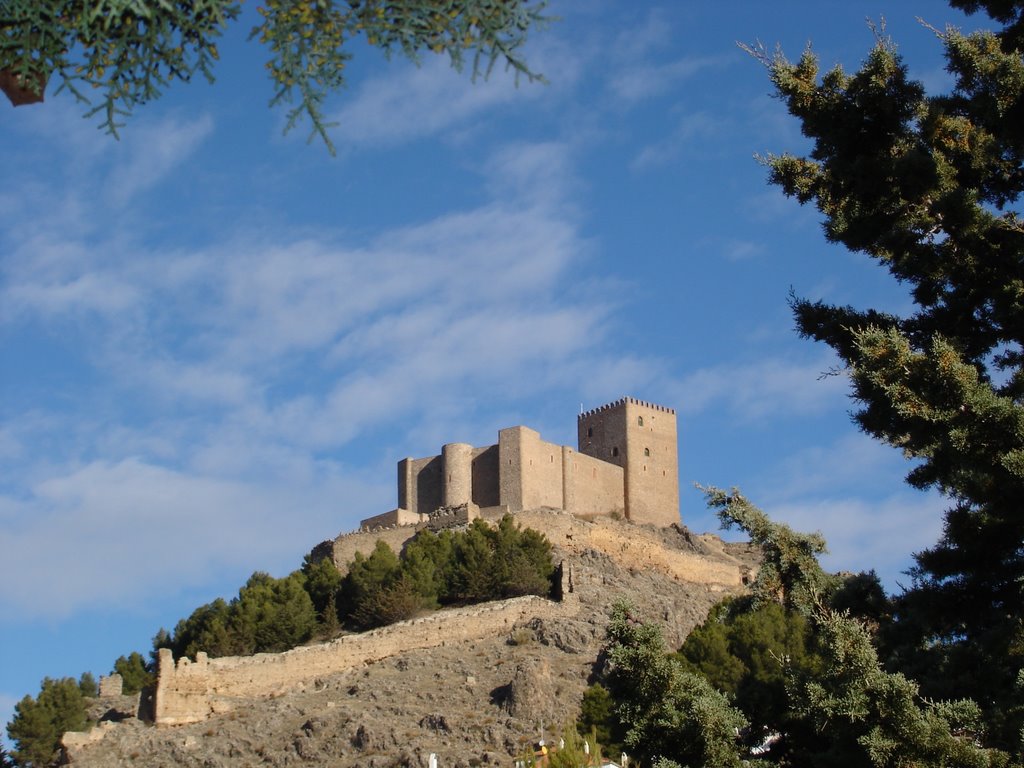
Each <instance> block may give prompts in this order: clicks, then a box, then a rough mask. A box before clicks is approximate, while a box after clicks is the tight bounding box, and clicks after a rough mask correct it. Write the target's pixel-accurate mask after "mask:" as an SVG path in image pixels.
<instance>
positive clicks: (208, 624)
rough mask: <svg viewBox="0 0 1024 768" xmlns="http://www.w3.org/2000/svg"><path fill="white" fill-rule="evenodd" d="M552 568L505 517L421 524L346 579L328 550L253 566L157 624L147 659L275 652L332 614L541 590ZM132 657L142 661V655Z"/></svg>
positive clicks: (394, 612)
mask: <svg viewBox="0 0 1024 768" xmlns="http://www.w3.org/2000/svg"><path fill="white" fill-rule="evenodd" d="M473 569H476V570H477V572H476V573H475V574H474V573H471V571H472V570H473ZM553 573H554V565H553V564H552V562H551V544H550V542H548V541H547V539H545V538H544V536H543V535H541V534H539V533H537V532H536V531H531V530H521V529H520V528H519V527H518V526H517V525H516V524H515V522H514V520H513V519H512V518H511V517H510V516H508V515H506V516H505V517H504V518H503V519H502V520H501V521H500V522H499V524H498V526H497V527H496V528H491V527H490V526H488V525H487V524H486V523H484V522H483V521H479V520H478V521H474V523H473V525H471V526H469V528H468V529H467V530H466V531H464V532H458V533H455V532H452V531H442V532H441V533H440V534H435V533H432V532H430V531H421V532H419V533H418V534H417V535H416V536H415V537H414V538H413V539H411V540H410V541H409V542H408V543H407V544H406V546H405V549H404V550H403V552H402V555H401V557H399V556H398V555H396V554H395V553H394V551H392V549H391V548H390V547H389V546H388V545H387V543H386V542H384V541H383V540H378V541H377V543H376V545H375V547H374V550H373V551H372V552H371V553H370V554H369V556H365V555H363V554H362V553H356V555H355V558H354V559H353V560H352V562H350V563H349V564H348V569H347V572H346V574H345V576H344V577H342V575H341V573H340V572H339V571H338V569H337V568H336V567H335V566H334V563H333V562H332V561H331V559H330V558H313V557H312V556H309V555H307V556H306V558H305V560H304V561H303V565H302V568H301V570H298V571H295V572H294V573H292V574H290V575H289V576H287V577H285V578H282V579H275V578H273V577H271V576H269V575H268V574H266V573H259V572H257V573H254V574H253V575H252V576H251V577H250V578H249V581H248V582H246V584H245V586H244V587H242V589H241V590H239V593H238V597H236V598H235V599H233V600H232V601H231V602H227V601H225V600H223V599H221V598H217V599H216V600H214V601H212V602H210V603H207V604H206V605H203V606H200V607H199V608H197V609H196V610H195V611H193V612H192V614H191V615H190V616H189V617H188V618H186V619H182V620H181V621H179V622H178V623H177V625H176V626H175V628H174V632H173V634H169V633H167V632H166V631H165V630H163V629H161V630H160V632H159V633H158V634H157V636H156V637H154V638H153V649H154V650H153V659H154V660H155V658H156V651H157V650H158V649H159V648H170V649H171V651H172V653H173V654H174V656H175V658H180V657H181V656H190V657H193V658H194V657H195V654H196V653H198V652H199V651H204V652H206V653H207V654H209V655H210V656H211V657H216V656H237V655H246V654H252V653H261V652H278V651H283V650H287V649H289V648H293V647H295V646H296V645H299V644H301V643H304V642H306V641H307V640H309V639H310V638H312V637H314V636H317V637H333V636H334V635H336V634H337V632H338V630H339V629H340V621H339V619H343V620H344V621H345V622H346V623H347V624H348V625H349V626H350V627H351V628H353V629H357V630H365V629H370V628H372V627H379V626H383V625H385V624H391V623H393V622H396V621H401V620H403V619H408V618H411V617H413V616H415V615H416V614H417V613H419V612H420V611H422V610H432V609H435V608H437V607H438V606H439V605H441V604H449V603H461V602H477V601H480V600H494V599H499V598H504V597H513V596H516V595H522V594H545V595H546V594H548V593H549V592H550V589H551V576H552V574H553ZM133 655H138V654H133ZM118 661H119V662H120V661H121V660H120V659H119V660H118ZM129 661H130V659H129V660H126V663H128V662H129ZM131 664H132V665H133V668H144V666H145V665H143V664H142V658H141V656H140V657H139V659H138V660H137V663H136V662H131ZM147 674H148V673H147ZM123 676H124V675H123ZM125 683H126V685H127V684H128V677H127V676H125Z"/></svg>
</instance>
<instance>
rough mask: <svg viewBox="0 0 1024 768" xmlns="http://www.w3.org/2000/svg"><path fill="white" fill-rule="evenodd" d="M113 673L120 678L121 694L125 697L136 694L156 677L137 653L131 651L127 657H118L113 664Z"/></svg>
mask: <svg viewBox="0 0 1024 768" xmlns="http://www.w3.org/2000/svg"><path fill="white" fill-rule="evenodd" d="M114 672H116V673H117V674H119V675H120V676H121V692H122V693H123V694H125V695H126V696H130V695H132V694H136V693H138V692H139V691H141V690H142V689H143V688H145V687H146V686H147V685H152V684H153V683H154V682H155V680H156V675H154V673H153V671H152V670H151V669H150V668H149V666H148V665H147V664H146V660H145V659H144V658H143V657H142V654H141V653H139V652H138V651H132V652H131V653H130V654H128V656H118V657H117V661H115V662H114Z"/></svg>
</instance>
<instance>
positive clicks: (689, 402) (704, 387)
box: [674, 356, 848, 420]
mask: <svg viewBox="0 0 1024 768" xmlns="http://www.w3.org/2000/svg"><path fill="white" fill-rule="evenodd" d="M835 364H836V363H835V359H834V358H833V357H832V356H827V357H821V358H818V359H817V360H814V361H812V362H800V363H794V362H789V361H786V360H779V359H774V358H769V359H766V360H761V361H759V362H755V363H749V364H739V365H719V366H713V367H710V368H702V369H700V370H697V371H695V372H693V373H691V374H689V375H687V376H685V377H684V378H683V379H682V380H681V381H679V382H678V383H677V385H676V386H675V387H674V389H675V392H676V395H675V402H677V403H679V408H678V411H679V412H680V413H687V414H694V413H701V412H703V411H706V410H708V409H710V408H722V407H726V408H729V409H730V412H731V413H732V414H733V415H734V416H735V417H736V418H739V419H744V420H750V419H766V418H769V417H772V416H777V415H780V414H793V413H817V412H821V411H823V410H826V409H829V408H835V407H836V405H837V404H838V403H839V402H840V401H841V398H842V397H844V396H845V395H846V393H847V389H848V388H847V382H846V378H845V377H844V376H827V375H823V374H825V373H827V372H828V371H830V370H831V369H832V368H833V367H834V366H835Z"/></svg>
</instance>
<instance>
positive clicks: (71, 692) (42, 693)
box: [7, 677, 87, 768]
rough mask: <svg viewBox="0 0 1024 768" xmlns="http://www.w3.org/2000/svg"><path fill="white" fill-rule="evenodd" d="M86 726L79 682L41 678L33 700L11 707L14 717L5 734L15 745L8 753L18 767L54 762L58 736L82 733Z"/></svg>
mask: <svg viewBox="0 0 1024 768" xmlns="http://www.w3.org/2000/svg"><path fill="white" fill-rule="evenodd" d="M86 725H87V720H86V716H85V700H84V699H83V697H82V689H81V688H80V687H79V684H78V681H77V680H75V679H74V678H73V677H65V678H63V679H61V680H53V679H51V678H49V677H47V678H44V679H43V682H42V685H41V686H40V690H39V695H38V696H37V697H36V698H34V699H33V698H32V697H31V696H25V697H24V698H23V699H22V700H21V701H20V702H18V703H17V704H16V705H15V706H14V717H13V718H12V719H11V722H10V723H8V724H7V735H8V736H10V737H11V739H13V740H14V742H15V745H16V746H15V748H14V750H13V751H12V753H11V756H12V757H13V758H14V760H15V762H16V763H17V764H18V765H20V766H23V767H24V766H32V768H42V766H46V765H51V764H53V763H55V761H56V760H57V757H58V752H59V749H60V740H61V737H62V736H63V735H64V734H65V732H67V731H83V730H85V727H86Z"/></svg>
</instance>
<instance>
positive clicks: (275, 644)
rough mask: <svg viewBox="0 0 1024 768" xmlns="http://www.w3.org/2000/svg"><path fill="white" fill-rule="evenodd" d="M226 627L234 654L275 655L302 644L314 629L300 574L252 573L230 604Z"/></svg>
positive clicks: (312, 612) (314, 612)
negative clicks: (236, 649)
mask: <svg viewBox="0 0 1024 768" xmlns="http://www.w3.org/2000/svg"><path fill="white" fill-rule="evenodd" d="M228 628H229V631H230V633H231V635H232V639H233V642H234V644H235V646H236V647H237V648H238V649H239V650H238V651H236V653H240V654H251V653H265V652H266V653H279V652H281V651H286V650H288V649H289V648H294V647H295V646H297V645H299V644H301V643H304V642H306V640H308V639H309V638H310V637H312V636H313V630H314V629H315V628H316V611H315V610H314V608H313V601H312V600H311V599H310V597H309V594H308V593H307V592H306V590H305V589H304V588H303V578H302V574H301V573H300V572H295V573H292V574H291V575H289V576H285V577H284V578H282V579H275V578H274V577H273V576H270V575H269V574H267V573H262V572H259V571H258V572H256V573H254V574H253V575H252V576H250V577H249V580H248V581H247V582H246V584H245V586H244V587H242V588H241V589H240V590H239V592H238V599H237V600H235V601H232V604H231V610H230V613H229V617H228Z"/></svg>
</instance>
